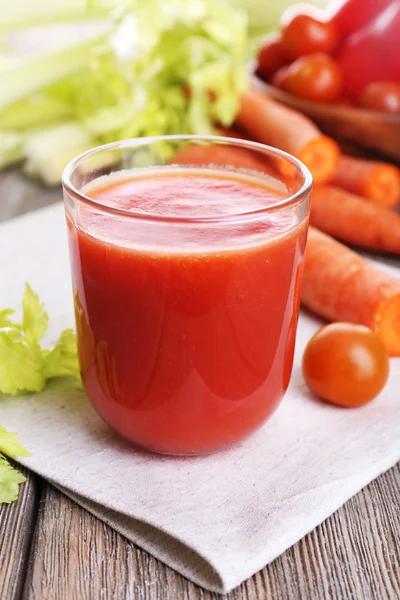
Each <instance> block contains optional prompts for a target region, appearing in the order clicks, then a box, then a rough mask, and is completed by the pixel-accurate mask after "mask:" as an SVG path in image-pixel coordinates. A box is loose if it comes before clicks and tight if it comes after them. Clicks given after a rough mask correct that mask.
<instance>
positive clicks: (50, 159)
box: [23, 122, 96, 186]
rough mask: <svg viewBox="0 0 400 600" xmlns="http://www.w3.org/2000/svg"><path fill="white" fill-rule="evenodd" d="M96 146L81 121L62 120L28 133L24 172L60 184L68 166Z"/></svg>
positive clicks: (49, 183)
mask: <svg viewBox="0 0 400 600" xmlns="http://www.w3.org/2000/svg"><path fill="white" fill-rule="evenodd" d="M95 145H96V141H95V140H93V138H92V137H91V136H90V135H89V134H88V133H87V131H86V130H85V129H83V127H81V125H79V123H75V122H74V123H72V122H71V123H63V124H62V125H57V126H55V127H49V128H47V129H43V130H39V131H36V132H33V133H31V134H29V135H27V136H26V139H25V142H24V145H23V152H24V155H25V158H26V162H25V164H24V171H25V172H26V173H27V174H29V175H30V176H32V177H34V178H37V179H40V180H41V181H42V182H43V183H44V184H45V185H48V186H52V185H59V183H60V181H61V175H62V172H63V170H64V168H65V167H66V165H67V164H68V163H69V162H70V161H71V160H72V159H73V158H75V156H78V155H79V154H82V152H85V151H86V150H89V149H90V148H92V147H93V146H95Z"/></svg>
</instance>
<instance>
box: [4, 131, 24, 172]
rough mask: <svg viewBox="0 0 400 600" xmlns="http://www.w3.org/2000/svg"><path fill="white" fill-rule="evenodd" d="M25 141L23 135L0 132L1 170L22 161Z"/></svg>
mask: <svg viewBox="0 0 400 600" xmlns="http://www.w3.org/2000/svg"><path fill="white" fill-rule="evenodd" d="M23 141H24V137H23V135H22V134H19V133H14V132H11V131H0V169H2V168H4V167H9V166H10V165H12V164H14V163H17V162H19V161H20V160H22V158H23Z"/></svg>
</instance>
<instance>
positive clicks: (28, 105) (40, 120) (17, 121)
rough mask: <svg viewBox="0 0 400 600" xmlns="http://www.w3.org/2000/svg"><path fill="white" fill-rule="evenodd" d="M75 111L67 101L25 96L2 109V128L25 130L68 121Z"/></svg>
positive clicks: (0, 112) (0, 126)
mask: <svg viewBox="0 0 400 600" xmlns="http://www.w3.org/2000/svg"><path fill="white" fill-rule="evenodd" d="M72 117H73V111H72V109H71V107H70V106H68V105H67V104H66V103H63V102H60V101H59V100H55V99H53V98H49V97H47V96H33V97H32V98H24V99H23V100H19V101H18V102H14V103H13V104H10V105H9V106H6V108H4V109H3V110H1V111H0V129H6V130H10V129H12V130H14V131H24V130H26V129H30V128H33V127H41V126H43V125H48V124H50V123H56V122H59V121H66V120H67V119H70V118H72Z"/></svg>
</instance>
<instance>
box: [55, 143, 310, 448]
mask: <svg viewBox="0 0 400 600" xmlns="http://www.w3.org/2000/svg"><path fill="white" fill-rule="evenodd" d="M63 186H64V200H65V210H66V219H67V229H68V239H69V247H70V259H71V271H72V282H73V294H74V305H75V316H76V326H77V337H78V350H79V360H80V367H81V373H82V379H83V383H84V387H85V390H86V392H87V395H88V397H89V399H90V401H91V403H92V404H93V407H94V408H95V410H96V411H97V412H98V414H99V415H100V416H101V417H102V418H103V419H104V420H105V421H106V422H107V423H108V424H109V425H110V426H111V427H112V428H113V429H114V430H115V431H116V432H118V433H119V434H120V435H121V436H123V437H124V438H126V439H127V440H129V441H130V442H132V443H133V444H134V445H136V446H139V447H142V448H145V449H148V450H152V451H156V452H162V453H167V454H178V455H186V454H204V453H209V452H214V451H217V450H220V449H223V448H226V447H228V446H230V445H232V444H234V443H235V442H238V441H239V440H242V439H243V438H245V437H246V436H248V435H249V434H250V433H251V432H253V431H254V430H256V429H257V428H258V427H260V426H261V425H262V424H263V423H264V422H265V421H266V420H267V419H268V418H269V417H270V416H271V414H272V413H273V411H274V410H275V408H276V407H277V405H278V404H279V402H280V400H281V399H282V397H283V395H284V393H285V390H286V388H287V386H288V384H289V379H290V375H291V370H292V363H293V353H294V346H295V338H296V326H297V318H298V310H299V289H300V282H301V273H302V262H303V255H304V249H305V244H306V236H307V225H308V213H309V196H310V191H311V186H312V178H311V175H310V173H309V171H308V170H307V168H306V167H305V166H303V165H302V164H301V163H300V162H299V161H298V160H296V159H295V158H293V157H292V156H290V155H288V154H286V153H284V152H281V151H279V150H276V149H273V148H269V147H266V146H263V145H261V144H257V143H253V142H248V141H243V140H241V139H232V138H220V137H213V136H166V137H160V138H141V139H140V138H138V139H133V140H126V141H121V142H117V143H113V144H108V145H105V146H102V147H99V148H96V149H94V150H91V151H89V152H87V153H85V154H83V155H81V156H80V157H78V158H76V159H75V160H74V161H72V163H70V165H69V166H68V167H67V168H66V170H65V172H64V176H63Z"/></svg>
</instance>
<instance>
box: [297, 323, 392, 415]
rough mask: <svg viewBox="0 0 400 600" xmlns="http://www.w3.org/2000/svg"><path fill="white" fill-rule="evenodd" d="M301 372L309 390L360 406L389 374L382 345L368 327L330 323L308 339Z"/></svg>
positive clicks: (328, 398) (371, 396) (334, 402)
mask: <svg viewBox="0 0 400 600" xmlns="http://www.w3.org/2000/svg"><path fill="white" fill-rule="evenodd" d="M303 375H304V379H305V380H306V383H307V385H308V387H309V388H310V390H311V391H312V392H314V394H315V395H316V396H319V398H321V399H322V400H326V401H327V402H332V403H333V404H339V405H340V406H347V407H353V406H361V405H362V404H366V403H367V402H369V401H370V400H372V399H373V398H375V396H376V395H377V394H379V392H380V391H381V390H382V389H383V387H384V385H385V383H386V381H387V378H388V376H389V359H388V357H387V354H386V351H385V348H384V346H383V344H382V342H381V341H380V339H379V338H378V336H377V335H376V333H374V332H373V331H372V330H371V329H368V327H364V326H363V325H354V324H351V323H332V324H331V325H327V326H326V327H322V329H320V330H319V331H318V332H317V333H316V334H315V335H314V337H312V338H311V340H310V341H309V342H308V345H307V347H306V349H305V352H304V355H303Z"/></svg>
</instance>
